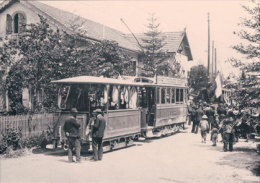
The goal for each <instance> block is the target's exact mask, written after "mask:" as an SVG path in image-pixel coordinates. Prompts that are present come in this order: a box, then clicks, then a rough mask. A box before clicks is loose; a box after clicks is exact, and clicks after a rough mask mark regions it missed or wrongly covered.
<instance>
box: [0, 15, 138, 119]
mask: <svg viewBox="0 0 260 183" xmlns="http://www.w3.org/2000/svg"><path fill="white" fill-rule="evenodd" d="M24 30H25V32H24V33H23V34H21V35H19V36H18V37H17V38H16V39H10V40H6V41H5V44H4V46H3V48H2V49H0V50H1V53H2V54H0V60H1V65H2V66H5V67H6V68H10V69H9V72H8V73H7V74H8V77H7V79H6V87H7V89H8V93H9V97H10V99H11V103H10V104H11V110H12V113H13V114H16V113H17V112H24V110H22V109H21V108H23V105H22V88H29V89H30V91H31V94H33V98H34V100H33V101H34V104H33V106H34V111H36V112H37V111H41V110H46V109H49V108H51V107H54V106H55V103H56V100H55V97H56V94H57V91H56V90H57V88H56V85H53V84H51V83H50V82H51V81H52V80H57V79H61V78H66V77H73V76H79V75H96V76H100V75H104V76H107V77H115V76H118V75H119V74H130V72H133V70H131V69H128V71H127V69H126V67H127V66H129V63H127V62H128V61H129V60H130V59H129V58H128V57H127V56H126V55H125V54H124V52H123V50H122V49H121V48H119V46H118V44H117V43H115V42H111V41H102V42H96V43H93V42H90V41H87V40H86V39H85V38H84V36H83V35H82V34H80V33H78V32H76V33H75V34H69V33H67V32H66V31H60V30H58V29H52V28H50V26H49V24H48V23H47V21H46V19H44V18H43V17H41V16H40V22H39V23H37V24H30V25H27V26H26V27H25V28H24ZM42 93H44V95H43V96H44V98H43V100H42V101H41V100H38V98H39V96H40V95H41V94H42Z"/></svg>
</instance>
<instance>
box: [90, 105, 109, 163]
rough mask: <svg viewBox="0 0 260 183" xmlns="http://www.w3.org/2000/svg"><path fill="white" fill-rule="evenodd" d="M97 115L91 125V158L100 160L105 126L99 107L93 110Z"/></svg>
mask: <svg viewBox="0 0 260 183" xmlns="http://www.w3.org/2000/svg"><path fill="white" fill-rule="evenodd" d="M94 112H95V113H96V115H97V117H96V119H95V121H94V125H93V126H92V149H93V159H94V160H95V161H97V160H102V157H103V137H104V132H105V128H106V120H105V118H104V116H103V115H102V111H101V109H96V110H95V111H94Z"/></svg>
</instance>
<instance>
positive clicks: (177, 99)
mask: <svg viewBox="0 0 260 183" xmlns="http://www.w3.org/2000/svg"><path fill="white" fill-rule="evenodd" d="M179 102H180V89H176V103H179Z"/></svg>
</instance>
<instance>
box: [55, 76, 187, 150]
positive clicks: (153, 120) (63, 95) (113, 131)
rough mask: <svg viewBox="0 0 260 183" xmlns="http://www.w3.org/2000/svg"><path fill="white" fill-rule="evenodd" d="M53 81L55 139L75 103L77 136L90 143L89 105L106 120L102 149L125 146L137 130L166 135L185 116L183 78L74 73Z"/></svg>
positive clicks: (60, 136)
mask: <svg viewBox="0 0 260 183" xmlns="http://www.w3.org/2000/svg"><path fill="white" fill-rule="evenodd" d="M52 83H56V84H57V85H58V86H59V94H58V107H59V111H57V113H56V114H57V120H56V123H55V131H56V139H59V141H60V142H61V144H63V143H64V141H65V139H66V138H65V134H64V132H63V125H64V122H65V119H66V117H67V116H68V115H69V113H70V110H71V108H76V109H77V110H78V114H77V116H76V118H77V121H78V122H79V123H80V125H81V128H80V132H81V141H82V143H83V144H85V145H86V146H87V149H88V148H89V147H90V142H91V123H92V121H93V119H94V117H95V109H101V110H102V111H103V113H104V118H105V120H106V123H107V124H106V129H105V133H104V137H103V147H104V151H109V150H112V149H117V148H121V147H126V146H130V145H132V144H133V140H134V139H138V138H139V137H140V136H143V137H150V136H155V135H156V136H158V135H166V134H169V133H172V132H175V131H177V130H178V129H179V128H180V127H181V126H182V127H184V123H185V122H186V117H187V104H186V101H187V97H186V91H187V86H186V85H187V84H186V83H187V82H186V80H185V79H179V78H169V77H159V76H158V77H157V78H156V79H155V78H144V77H126V76H125V77H121V78H120V79H114V78H104V77H94V76H78V77H72V78H66V79H61V80H56V81H52Z"/></svg>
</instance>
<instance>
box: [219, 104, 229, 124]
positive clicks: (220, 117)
mask: <svg viewBox="0 0 260 183" xmlns="http://www.w3.org/2000/svg"><path fill="white" fill-rule="evenodd" d="M217 113H218V115H219V121H222V120H223V119H224V118H222V116H226V114H227V111H226V109H225V108H224V105H223V104H221V103H220V104H219V105H218V107H217ZM221 114H222V115H221Z"/></svg>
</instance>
